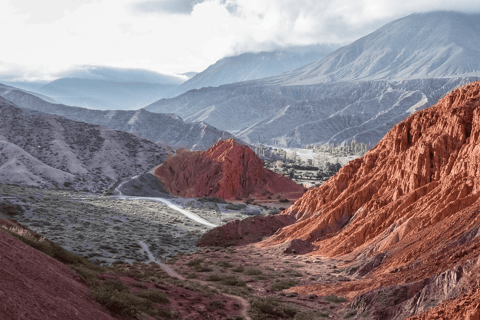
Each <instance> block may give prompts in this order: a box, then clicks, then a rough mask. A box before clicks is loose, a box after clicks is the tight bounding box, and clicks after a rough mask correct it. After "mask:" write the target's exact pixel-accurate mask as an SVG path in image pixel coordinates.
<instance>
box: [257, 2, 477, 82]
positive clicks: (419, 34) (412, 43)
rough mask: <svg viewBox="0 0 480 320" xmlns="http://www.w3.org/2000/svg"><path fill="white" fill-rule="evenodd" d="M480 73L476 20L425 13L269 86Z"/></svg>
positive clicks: (468, 16) (462, 15) (453, 14)
mask: <svg viewBox="0 0 480 320" xmlns="http://www.w3.org/2000/svg"><path fill="white" fill-rule="evenodd" d="M479 73H480V14H478V13H477V14H465V13H457V12H447V11H445V12H443V11H440V12H429V13H423V14H412V15H409V16H407V17H405V18H402V19H398V20H395V21H393V22H390V23H388V24H387V25H385V26H383V27H381V28H380V29H378V30H376V31H375V32H373V33H371V34H369V35H367V36H365V37H363V38H361V39H358V40H357V41H355V42H353V43H352V44H350V45H347V46H345V47H342V48H340V49H337V50H336V51H334V52H332V53H331V54H329V55H327V56H325V57H324V58H321V59H319V60H318V61H315V62H313V63H311V64H309V65H306V66H304V67H300V68H298V69H296V70H293V71H291V72H286V73H285V74H282V75H281V76H278V77H274V78H272V79H269V80H268V81H267V83H271V84H274V83H277V84H288V85H308V84H317V83H324V82H339V81H352V80H378V79H386V80H388V79H396V80H405V79H423V78H445V77H454V76H472V75H478V74H479Z"/></svg>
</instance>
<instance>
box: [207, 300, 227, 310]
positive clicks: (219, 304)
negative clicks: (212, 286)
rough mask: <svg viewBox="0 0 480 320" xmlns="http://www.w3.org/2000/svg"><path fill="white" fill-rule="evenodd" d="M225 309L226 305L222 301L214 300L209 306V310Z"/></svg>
mask: <svg viewBox="0 0 480 320" xmlns="http://www.w3.org/2000/svg"><path fill="white" fill-rule="evenodd" d="M224 307H225V303H223V302H222V301H218V300H214V301H212V302H210V303H209V304H208V305H207V310H210V311H212V310H218V309H223V308H224Z"/></svg>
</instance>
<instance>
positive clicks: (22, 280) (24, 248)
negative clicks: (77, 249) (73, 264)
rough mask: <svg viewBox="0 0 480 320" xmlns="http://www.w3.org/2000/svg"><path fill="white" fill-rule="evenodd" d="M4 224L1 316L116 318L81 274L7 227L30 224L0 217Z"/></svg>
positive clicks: (0, 236)
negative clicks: (25, 241)
mask: <svg viewBox="0 0 480 320" xmlns="http://www.w3.org/2000/svg"><path fill="white" fill-rule="evenodd" d="M0 226H2V227H0V258H1V261H2V263H0V273H1V274H2V289H1V290H0V301H1V303H0V305H1V307H0V318H1V319H32V320H43V319H72V320H81V319H82V320H83V319H112V320H113V319H115V318H114V317H112V316H110V315H109V314H108V312H107V310H105V309H104V308H102V307H101V306H100V305H99V304H97V303H96V302H95V300H94V299H93V298H92V297H91V295H90V293H89V291H88V287H87V286H86V285H85V284H84V283H82V281H81V279H80V277H79V276H78V274H76V273H75V272H73V271H72V270H71V269H70V268H68V267H67V266H65V265H64V264H62V263H61V262H59V261H57V260H55V259H53V258H51V257H49V256H47V255H46V254H44V253H42V252H40V251H37V250H35V249H33V248H32V247H30V246H28V245H26V244H25V243H23V242H21V241H20V240H17V239H16V238H14V237H13V236H11V235H9V234H7V233H6V231H4V230H3V226H5V227H8V228H21V229H25V230H27V229H26V228H24V227H22V226H19V225H18V224H17V223H15V222H14V221H10V220H0ZM29 232H30V231H29ZM31 234H33V235H37V234H36V233H35V232H31ZM45 241H47V240H45ZM39 266H40V267H39Z"/></svg>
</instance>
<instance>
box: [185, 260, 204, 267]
mask: <svg viewBox="0 0 480 320" xmlns="http://www.w3.org/2000/svg"><path fill="white" fill-rule="evenodd" d="M202 262H203V259H193V260H191V261H189V262H188V263H187V266H190V267H195V266H199V265H200V264H201V263H202Z"/></svg>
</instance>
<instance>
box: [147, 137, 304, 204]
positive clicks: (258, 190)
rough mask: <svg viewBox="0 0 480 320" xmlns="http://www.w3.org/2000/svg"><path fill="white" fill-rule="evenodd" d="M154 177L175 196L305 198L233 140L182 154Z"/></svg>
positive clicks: (300, 192) (167, 162)
mask: <svg viewBox="0 0 480 320" xmlns="http://www.w3.org/2000/svg"><path fill="white" fill-rule="evenodd" d="M154 175H155V176H156V177H157V178H158V179H160V181H162V183H163V185H164V186H165V188H166V189H167V190H168V191H169V192H170V194H172V195H174V196H181V197H186V198H201V197H216V198H221V199H236V198H238V199H240V198H248V197H255V196H262V195H266V194H294V195H295V194H296V195H298V194H302V193H303V187H302V186H300V185H297V184H296V183H295V182H293V181H291V180H290V179H288V178H286V177H284V176H283V175H280V174H277V173H274V172H273V171H270V170H267V169H265V168H264V166H263V161H262V160H260V158H258V156H257V155H256V154H255V153H254V152H253V151H252V150H251V149H250V148H249V147H248V146H245V145H240V144H239V143H237V142H236V141H234V140H233V139H228V140H225V141H219V142H218V143H216V144H215V145H214V146H213V147H211V148H210V149H208V150H207V151H204V152H194V151H187V150H179V151H177V154H176V155H175V156H173V157H170V158H168V159H167V160H166V161H165V162H164V163H163V164H162V165H161V166H159V167H157V168H156V169H155V172H154Z"/></svg>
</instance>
